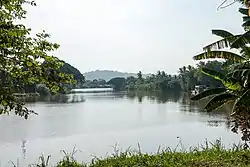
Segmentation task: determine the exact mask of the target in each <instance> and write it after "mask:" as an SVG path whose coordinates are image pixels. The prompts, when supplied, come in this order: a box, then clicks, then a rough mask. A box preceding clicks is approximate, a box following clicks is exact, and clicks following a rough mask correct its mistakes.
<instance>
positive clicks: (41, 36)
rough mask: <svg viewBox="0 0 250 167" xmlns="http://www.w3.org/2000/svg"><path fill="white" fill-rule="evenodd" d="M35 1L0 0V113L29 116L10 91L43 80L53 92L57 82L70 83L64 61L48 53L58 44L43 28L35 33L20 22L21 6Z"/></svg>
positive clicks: (22, 15)
mask: <svg viewBox="0 0 250 167" xmlns="http://www.w3.org/2000/svg"><path fill="white" fill-rule="evenodd" d="M25 4H30V5H33V6H35V5H36V4H35V3H34V1H32V2H30V1H26V0H2V1H0V78H1V79H0V94H1V96H0V103H1V109H0V114H5V113H9V112H10V111H14V112H15V114H17V115H19V116H24V117H25V118H27V117H28V115H29V113H31V112H32V111H30V110H29V109H28V108H26V107H25V106H24V104H23V103H21V102H20V101H19V100H18V99H17V98H15V96H14V95H13V93H16V92H19V91H21V90H23V89H24V87H25V86H27V85H34V84H38V83H39V84H45V85H46V87H48V88H49V89H50V90H52V91H53V92H57V91H58V90H60V87H61V86H60V84H59V83H70V82H71V81H72V76H70V75H65V74H63V73H61V72H60V67H61V66H62V65H63V63H61V62H59V60H58V58H56V57H53V56H51V55H49V53H50V52H51V51H54V50H56V49H58V48H59V45H58V44H56V43H51V42H49V41H48V38H49V37H50V35H49V34H47V33H46V32H45V31H43V32H42V33H38V34H36V35H35V37H34V36H32V35H31V29H29V28H27V27H26V26H25V25H23V24H19V23H21V21H22V20H23V19H25V17H26V13H27V11H25V10H24V8H23V6H24V5H25Z"/></svg>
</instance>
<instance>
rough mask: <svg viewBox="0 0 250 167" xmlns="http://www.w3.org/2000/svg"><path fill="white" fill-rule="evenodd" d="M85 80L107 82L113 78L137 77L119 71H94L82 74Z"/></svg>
mask: <svg viewBox="0 0 250 167" xmlns="http://www.w3.org/2000/svg"><path fill="white" fill-rule="evenodd" d="M83 75H84V76H85V79H86V80H94V79H104V80H106V81H109V80H110V79H112V78H115V77H124V78H127V77H129V76H137V74H136V73H127V72H119V71H111V70H96V71H90V72H86V73H83ZM148 75H149V74H143V77H147V76H148Z"/></svg>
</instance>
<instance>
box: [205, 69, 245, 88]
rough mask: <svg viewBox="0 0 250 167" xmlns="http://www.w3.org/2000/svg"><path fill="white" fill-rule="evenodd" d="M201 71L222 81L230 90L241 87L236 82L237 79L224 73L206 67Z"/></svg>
mask: <svg viewBox="0 0 250 167" xmlns="http://www.w3.org/2000/svg"><path fill="white" fill-rule="evenodd" d="M201 72H202V73H204V74H206V75H208V76H211V77H212V78H214V79H216V80H219V81H221V82H222V83H223V85H224V86H225V87H226V88H227V89H230V90H240V89H241V85H240V83H239V82H238V80H236V79H235V78H233V77H226V76H225V75H224V74H222V73H220V72H217V71H214V70H210V69H207V68H202V69H201Z"/></svg>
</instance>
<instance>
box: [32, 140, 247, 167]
mask: <svg viewBox="0 0 250 167" xmlns="http://www.w3.org/2000/svg"><path fill="white" fill-rule="evenodd" d="M181 151H182V152H177V151H176V150H171V149H170V148H168V149H165V150H163V151H160V150H159V152H158V153H156V154H144V153H141V152H140V151H129V150H128V151H126V152H120V151H119V150H115V153H114V154H113V155H112V156H110V157H108V158H105V159H99V158H96V159H93V160H92V162H91V163H89V164H85V163H80V162H77V161H76V160H75V159H74V154H75V153H77V152H76V151H75V152H73V153H71V154H67V153H66V156H65V157H64V158H63V159H62V160H61V161H60V162H58V163H57V164H56V165H55V167H139V166H140V167H182V166H183V167H194V166H195V167H203V166H206V167H223V166H224V167H235V166H238V167H248V166H250V150H248V149H245V148H244V147H243V146H234V147H233V148H232V149H230V150H226V149H225V148H224V146H223V145H222V144H221V143H220V141H217V142H216V143H215V144H212V147H210V144H209V143H206V145H205V146H204V147H203V146H202V147H199V148H198V147H197V148H191V149H190V150H188V151H185V150H184V149H183V150H181ZM49 160H50V159H49V157H48V159H46V158H44V157H41V162H40V163H39V164H36V165H33V166H34V167H48V166H49Z"/></svg>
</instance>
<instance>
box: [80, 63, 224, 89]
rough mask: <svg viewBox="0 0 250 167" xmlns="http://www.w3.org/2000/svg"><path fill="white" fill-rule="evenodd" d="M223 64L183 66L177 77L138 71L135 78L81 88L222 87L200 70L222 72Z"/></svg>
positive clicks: (94, 83)
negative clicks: (146, 74)
mask: <svg viewBox="0 0 250 167" xmlns="http://www.w3.org/2000/svg"><path fill="white" fill-rule="evenodd" d="M224 64H225V63H224V62H219V61H208V62H206V63H205V62H199V63H198V64H197V65H196V66H191V65H189V66H183V67H182V68H179V71H178V75H170V74H167V73H166V72H164V71H158V72H157V73H156V74H152V75H149V76H147V77H143V75H142V72H141V71H139V72H138V74H137V76H136V77H135V76H129V77H127V78H125V77H115V78H112V79H111V80H109V81H105V80H103V79H95V80H93V81H86V82H85V83H84V85H83V87H88V88H94V87H95V88H97V87H113V88H114V89H115V90H116V91H169V90H178V91H191V90H192V89H194V88H195V86H196V85H204V86H206V87H210V88H211V87H222V86H223V85H222V83H221V82H220V81H217V80H215V79H213V78H211V77H209V76H207V75H205V74H203V73H202V72H201V68H209V69H213V70H216V71H220V72H222V71H223V66H224Z"/></svg>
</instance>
